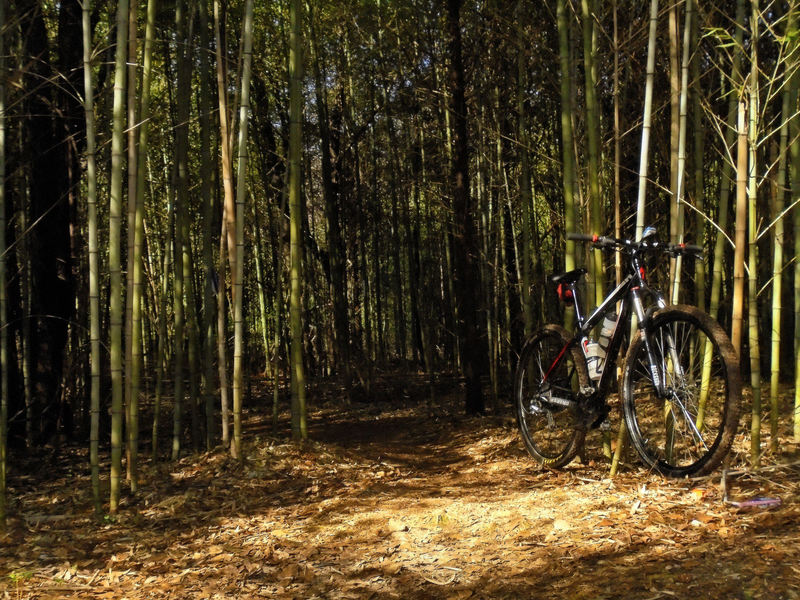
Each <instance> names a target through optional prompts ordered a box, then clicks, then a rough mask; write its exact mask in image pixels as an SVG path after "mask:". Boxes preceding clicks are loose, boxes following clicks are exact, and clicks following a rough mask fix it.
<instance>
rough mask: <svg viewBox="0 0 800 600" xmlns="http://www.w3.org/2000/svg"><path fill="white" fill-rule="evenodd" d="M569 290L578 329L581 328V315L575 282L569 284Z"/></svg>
mask: <svg viewBox="0 0 800 600" xmlns="http://www.w3.org/2000/svg"><path fill="white" fill-rule="evenodd" d="M569 289H570V291H572V304H573V305H574V306H575V318H576V319H577V320H578V327H583V314H582V313H581V305H580V302H579V301H578V286H577V282H572V283H570V284H569Z"/></svg>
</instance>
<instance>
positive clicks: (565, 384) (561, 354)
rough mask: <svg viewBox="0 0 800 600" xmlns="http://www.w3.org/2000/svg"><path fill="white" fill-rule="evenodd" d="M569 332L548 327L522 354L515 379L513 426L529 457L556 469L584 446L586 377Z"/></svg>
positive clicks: (582, 361) (540, 332)
mask: <svg viewBox="0 0 800 600" xmlns="http://www.w3.org/2000/svg"><path fill="white" fill-rule="evenodd" d="M571 341H572V340H571V338H570V336H569V334H568V333H567V331H566V330H565V329H564V328H563V327H560V326H558V325H546V326H544V327H543V328H541V329H539V330H538V331H537V332H536V333H534V334H533V335H532V336H531V337H530V338H529V339H528V341H527V342H526V343H525V346H524V347H523V349H522V353H521V355H520V359H519V364H518V365H517V372H516V375H515V378H514V399H515V404H516V413H517V422H518V423H519V429H520V433H521V434H522V439H523V441H524V442H525V448H526V449H527V450H528V453H529V454H530V455H531V456H533V457H534V458H535V459H536V460H538V461H539V462H540V463H541V464H542V465H544V466H546V467H549V468H553V469H556V468H560V467H563V466H564V465H566V464H568V463H569V462H570V461H571V460H572V459H573V458H575V455H576V454H577V453H578V451H579V450H580V449H581V447H582V445H583V439H584V436H585V431H584V430H583V428H579V427H578V425H579V421H578V416H577V414H578V400H579V392H580V390H581V388H582V387H585V386H586V385H588V382H589V374H588V371H587V369H586V361H585V359H584V357H583V354H582V352H581V350H580V349H579V348H578V347H577V346H576V345H574V344H573V345H572V346H570V343H571Z"/></svg>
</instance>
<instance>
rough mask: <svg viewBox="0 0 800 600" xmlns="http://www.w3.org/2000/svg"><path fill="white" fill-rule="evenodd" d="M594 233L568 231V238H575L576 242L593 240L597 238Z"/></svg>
mask: <svg viewBox="0 0 800 600" xmlns="http://www.w3.org/2000/svg"><path fill="white" fill-rule="evenodd" d="M595 237H596V236H594V235H590V234H588V233H568V234H567V239H568V240H575V241H576V242H593V241H594V240H595Z"/></svg>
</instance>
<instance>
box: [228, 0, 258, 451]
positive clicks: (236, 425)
mask: <svg viewBox="0 0 800 600" xmlns="http://www.w3.org/2000/svg"><path fill="white" fill-rule="evenodd" d="M242 44H243V49H242V58H243V61H244V62H243V65H242V85H241V96H240V98H241V105H240V106H239V160H238V164H237V173H236V243H237V250H236V273H235V275H234V284H233V328H234V332H233V443H232V444H231V456H233V458H241V457H242V450H241V448H242V398H243V395H244V385H243V383H244V319H243V301H242V297H243V294H244V285H243V284H244V210H245V209H244V202H245V196H246V194H247V181H246V175H247V158H248V156H247V131H248V122H249V118H248V117H249V111H250V78H251V75H252V63H253V0H247V1H246V2H245V8H244V23H243V25H242Z"/></svg>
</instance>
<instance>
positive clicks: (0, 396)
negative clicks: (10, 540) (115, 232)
mask: <svg viewBox="0 0 800 600" xmlns="http://www.w3.org/2000/svg"><path fill="white" fill-rule="evenodd" d="M5 22H6V18H5V2H2V1H0V531H3V530H5V528H6V518H7V513H8V488H7V483H6V479H7V470H8V454H7V452H8V435H7V427H8V367H9V363H8V328H7V326H6V325H7V322H8V307H7V303H8V297H7V294H8V292H7V289H6V86H5V68H6V60H5V43H4V42H5V40H4V35H3V26H4V25H5Z"/></svg>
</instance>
